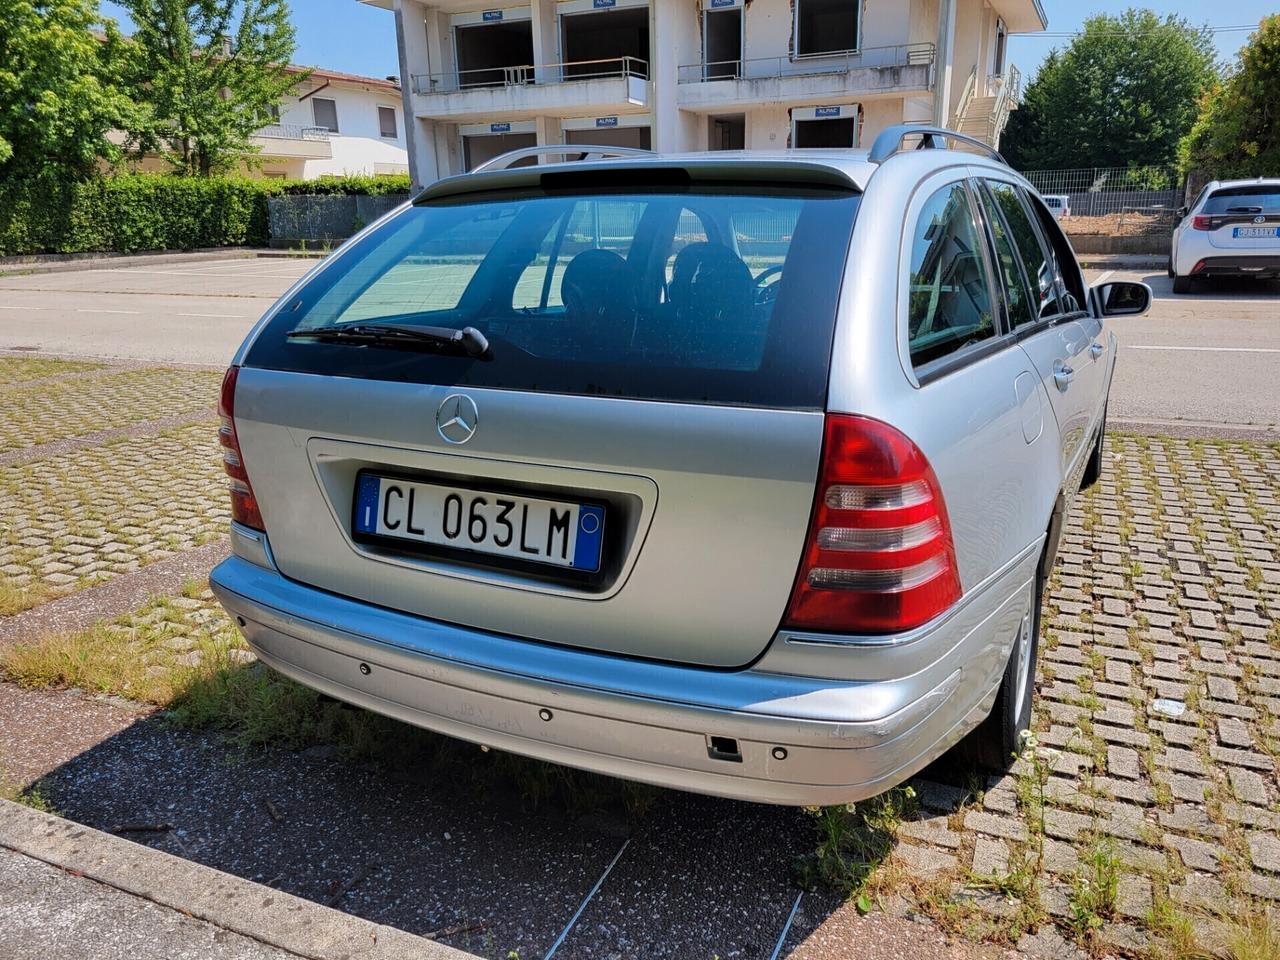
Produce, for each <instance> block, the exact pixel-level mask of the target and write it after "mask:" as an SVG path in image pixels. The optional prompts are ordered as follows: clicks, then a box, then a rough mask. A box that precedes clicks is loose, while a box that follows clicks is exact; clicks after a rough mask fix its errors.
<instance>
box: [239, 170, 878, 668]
mask: <svg viewBox="0 0 1280 960" xmlns="http://www.w3.org/2000/svg"><path fill="white" fill-rule="evenodd" d="M629 174H630V172H629ZM628 179H629V180H635V181H637V183H636V185H635V186H634V187H631V186H629V187H628V188H627V189H623V190H618V189H617V188H616V187H612V188H609V189H599V188H597V189H594V190H592V189H588V190H586V191H575V190H574V189H571V188H566V187H563V186H560V185H557V189H554V190H543V189H540V188H530V189H528V190H527V191H521V192H515V193H513V192H510V191H508V192H505V193H502V194H497V195H481V196H476V197H474V198H473V197H462V198H457V197H453V198H449V199H448V200H447V201H442V202H439V203H430V202H428V203H425V204H422V205H419V206H416V207H413V208H411V209H409V210H407V211H406V212H405V213H404V214H402V215H401V216H399V217H397V218H394V219H392V220H391V221H388V222H387V223H386V224H384V225H383V226H382V227H380V228H379V229H378V230H376V231H374V232H373V233H371V234H370V235H368V236H366V237H365V238H364V239H362V240H361V241H359V242H357V243H356V244H354V245H353V246H352V247H351V248H349V249H348V250H347V251H346V252H344V253H343V254H342V255H340V257H339V258H338V259H337V261H336V262H335V263H334V264H333V265H331V266H330V267H328V268H327V269H326V270H324V271H322V272H321V273H320V274H319V275H317V277H316V279H315V280H314V281H313V282H312V283H311V284H309V285H308V286H307V287H304V288H303V289H302V291H300V293H299V294H298V295H297V297H296V298H294V299H293V300H292V301H291V302H289V303H286V304H284V305H283V306H282V309H281V310H280V311H279V312H278V313H277V314H276V315H275V317H273V318H272V319H271V320H270V321H269V322H268V324H267V325H266V327H265V328H264V330H263V331H262V333H261V335H260V336H259V338H258V340H257V341H256V342H255V343H254V344H253V345H252V346H251V347H250V348H249V349H248V352H247V355H246V357H245V361H244V366H243V368H242V370H241V373H240V379H239V388H238V391H237V395H236V419H237V427H238V431H239V436H240V442H241V447H242V450H243V453H244V458H245V464H246V469H247V471H248V473H249V477H250V481H251V483H252V484H253V487H254V491H255V493H256V494H257V497H258V500H259V503H260V505H261V509H262V515H263V518H264V521H265V525H266V528H267V534H268V537H269V539H270V543H271V547H272V551H273V553H274V556H275V558H276V561H277V563H278V564H279V566H280V569H281V570H282V572H283V573H284V574H285V575H286V576H289V577H291V578H294V579H296V580H299V581H302V582H306V583H310V584H314V585H315V586H318V587H321V588H323V589H326V590H330V591H333V592H336V593H341V594H344V595H347V596H352V597H356V598H359V599H362V600H365V601H368V602H370V603H374V604H378V605H382V606H387V607H390V608H393V609H398V610H405V611H408V612H411V613H416V614H420V615H422V616H426V617H431V618H433V619H438V620H444V621H448V622H454V623H460V624H464V625H467V626H470V627H476V628H480V629H486V630H492V631H495V632H499V633H504V634H510V635H513V636H517V637H522V638H530V639H535V640H540V641H545V642H548V643H557V644H566V645H571V646H578V647H584V648H590V649H595V650H602V651H608V652H612V653H619V654H626V655H631V656H637V657H645V658H652V659H660V660H673V661H682V662H689V663H698V664H706V665H714V666H722V667H730V666H740V665H743V664H745V663H748V662H750V661H751V660H753V659H754V658H755V657H756V656H758V655H759V653H760V652H761V651H762V650H763V649H764V648H765V646H766V645H767V644H768V643H769V640H770V638H771V637H772V635H773V633H774V631H775V629H776V627H777V625H778V623H779V622H780V620H781V618H782V616H783V613H784V611H785V608H786V604H787V600H788V597H789V595H790V591H791V586H792V582H793V580H794V577H795V571H796V569H797V566H798V563H799V559H800V554H801V551H802V549H803V545H804V539H805V534H806V530H807V525H808V519H809V513H810V510H811V507H812V503H813V495H814V484H815V481H816V476H817V469H818V461H819V457H820V453H821V443H822V434H823V410H824V408H825V403H826V389H827V379H828V368H829V363H830V352H831V339H832V332H833V329H834V323H835V316H836V305H837V301H838V298H839V296H840V277H841V276H842V275H843V270H844V260H845V254H846V251H847V246H848V239H849V235H850V232H851V229H852V220H853V214H854V211H855V210H856V207H857V202H858V196H857V194H856V193H854V192H852V191H849V190H834V189H833V190H828V189H825V188H823V189H806V190H794V189H789V188H788V187H786V186H785V185H777V184H769V185H768V186H767V187H760V188H757V189H754V190H753V189H751V188H749V187H737V188H732V189H729V188H720V187H708V188H705V189H698V188H696V187H689V186H685V187H684V188H681V189H676V190H672V189H670V187H669V186H667V185H663V184H654V185H648V186H646V185H645V184H644V183H643V174H641V173H639V172H637V173H636V174H635V175H634V176H630V175H629V178H628ZM535 182H536V181H535ZM610 182H611V183H616V181H610ZM730 230H731V231H732V232H730ZM354 321H359V322H361V323H364V324H379V323H385V322H394V323H396V324H398V325H401V326H404V327H421V328H426V327H435V328H448V329H462V328H464V327H473V328H475V329H476V330H478V331H480V332H481V333H482V335H483V337H484V338H485V339H487V341H488V343H489V345H490V351H489V352H488V354H487V355H483V356H467V355H463V354H462V353H460V352H456V351H451V350H450V349H447V348H443V347H442V348H439V349H434V348H427V347H423V348H421V349H397V348H395V347H394V346H379V345H371V344H369V343H352V342H333V340H332V335H333V331H334V330H335V329H337V328H340V327H343V326H344V325H350V324H351V323H352V322H354ZM291 334H292V336H291Z"/></svg>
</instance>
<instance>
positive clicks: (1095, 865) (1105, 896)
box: [1065, 839, 1120, 943]
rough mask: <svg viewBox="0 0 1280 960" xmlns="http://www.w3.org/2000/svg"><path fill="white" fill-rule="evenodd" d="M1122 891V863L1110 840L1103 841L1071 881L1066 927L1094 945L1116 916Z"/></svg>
mask: <svg viewBox="0 0 1280 960" xmlns="http://www.w3.org/2000/svg"><path fill="white" fill-rule="evenodd" d="M1119 888H1120V860H1119V858H1118V857H1117V856H1116V852H1115V847H1114V846H1113V845H1112V843H1111V842H1110V841H1109V840H1105V839H1104V840H1099V841H1097V842H1096V843H1094V844H1093V845H1092V846H1091V847H1090V848H1089V850H1088V852H1087V853H1086V854H1085V855H1084V856H1083V857H1082V858H1081V863H1080V869H1079V870H1078V871H1076V874H1075V876H1074V877H1072V880H1071V894H1070V896H1069V897H1068V901H1067V905H1068V913H1067V916H1066V918H1065V919H1066V924H1067V926H1068V927H1070V928H1071V931H1072V932H1073V933H1074V934H1075V935H1076V937H1077V938H1078V939H1079V940H1081V941H1083V942H1085V943H1089V942H1092V940H1093V938H1094V937H1095V936H1096V935H1097V933H1098V931H1099V930H1101V929H1102V927H1103V925H1104V924H1105V923H1106V922H1107V921H1108V920H1110V919H1112V918H1113V917H1114V916H1115V913H1116V899H1117V897H1118V895H1119Z"/></svg>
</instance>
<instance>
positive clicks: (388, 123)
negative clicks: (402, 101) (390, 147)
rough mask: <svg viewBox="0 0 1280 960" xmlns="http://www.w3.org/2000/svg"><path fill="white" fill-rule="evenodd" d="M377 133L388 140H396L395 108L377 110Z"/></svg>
mask: <svg viewBox="0 0 1280 960" xmlns="http://www.w3.org/2000/svg"><path fill="white" fill-rule="evenodd" d="M378 133H379V134H381V135H382V136H384V137H386V138H387V139H388V140H394V139H395V138H396V111H395V107H379V108H378Z"/></svg>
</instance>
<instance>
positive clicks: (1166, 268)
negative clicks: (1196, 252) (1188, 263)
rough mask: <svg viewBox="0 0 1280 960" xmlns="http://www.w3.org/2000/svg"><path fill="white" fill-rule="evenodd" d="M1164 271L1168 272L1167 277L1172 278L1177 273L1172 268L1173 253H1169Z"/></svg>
mask: <svg viewBox="0 0 1280 960" xmlns="http://www.w3.org/2000/svg"><path fill="white" fill-rule="evenodd" d="M1164 271H1165V273H1167V274H1169V279H1173V278H1174V277H1176V276H1177V274H1176V273H1175V272H1174V270H1173V254H1170V255H1169V262H1168V263H1167V264H1165V268H1164Z"/></svg>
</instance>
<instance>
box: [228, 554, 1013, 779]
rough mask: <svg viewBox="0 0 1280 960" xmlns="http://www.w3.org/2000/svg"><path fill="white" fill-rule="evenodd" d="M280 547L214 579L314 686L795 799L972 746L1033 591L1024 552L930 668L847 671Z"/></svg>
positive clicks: (956, 628)
mask: <svg viewBox="0 0 1280 960" xmlns="http://www.w3.org/2000/svg"><path fill="white" fill-rule="evenodd" d="M262 559H263V560H264V561H265V563H263V564H261V565H260V564H259V563H253V562H249V561H247V560H245V559H242V558H241V557H240V556H233V557H232V558H230V559H228V560H226V561H224V562H223V563H221V564H220V565H219V566H218V567H217V568H215V569H214V571H213V573H212V574H211V576H210V583H211V585H212V587H213V590H214V592H215V593H216V594H217V596H218V599H219V600H220V601H221V602H222V604H223V606H224V607H226V609H227V610H228V611H229V612H230V614H231V615H232V616H233V617H235V618H236V619H237V622H238V623H239V625H240V627H241V629H242V630H243V631H244V634H245V637H246V638H247V640H248V642H249V645H250V646H251V647H252V648H253V650H254V651H255V653H257V655H258V656H259V657H260V658H261V659H262V660H263V661H264V662H265V663H267V664H268V665H269V666H271V667H273V668H274V669H276V670H278V671H279V672H281V673H283V674H285V675H286V676H289V677H292V678H293V679H295V680H297V681H299V682H300V683H303V684H305V685H307V686H309V687H312V688H314V689H317V690H320V691H322V692H324V693H327V694H329V695H331V696H334V697H337V698H339V699H342V700H345V701H348V702H350V703H354V704H357V705H359V706H361V707H365V708H368V709H371V710H375V711H377V712H379V713H383V714H387V715H389V716H393V717H396V718H399V719H401V720H404V721H406V722H409V723H412V724H415V725H418V726H421V727H426V728H428V729H432V730H436V731H439V732H441V733H444V734H448V735H450V736H455V737H459V738H462V739H465V740H471V741H474V742H477V743H481V744H485V745H487V746H492V747H495V748H498V749H502V750H507V751H510V752H512V753H519V754H524V755H528V756H534V757H539V758H541V759H544V760H548V761H551V762H555V763H562V764H566V765H569V766H574V767H580V768H583V769H588V770H593V771H596V772H598V773H604V774H609V775H613V776H618V777H624V778H628V779H633V780H640V781H644V782H648V783H653V784H657V785H660V786H667V787H675V788H678V789H684V790H693V791H697V792H701V793H710V794H717V795H721V796H728V797H734V798H738V799H744V800H754V801H760V802H770V803H783V804H831V803H842V802H848V801H852V800H859V799H863V798H865V797H869V796H874V795H875V794H878V793H880V792H882V791H884V790H886V789H888V788H889V787H891V786H893V785H894V784H896V783H899V782H901V781H902V780H905V779H906V778H907V777H909V776H910V775H911V774H913V773H915V772H916V771H918V770H919V769H921V768H922V767H924V766H925V765H926V764H928V763H929V762H930V761H932V760H933V759H934V758H936V757H937V756H939V755H940V754H942V753H943V752H945V751H946V750H947V749H948V748H950V747H951V746H952V745H953V744H954V743H956V742H957V741H958V740H959V739H960V738H961V737H962V736H963V735H964V734H965V733H967V732H968V731H969V730H970V729H972V728H973V726H975V725H976V724H977V723H978V722H979V721H981V719H982V718H983V717H984V716H985V715H986V714H987V712H989V710H990V707H991V703H992V700H993V697H994V694H995V687H996V685H997V683H998V680H999V677H1000V673H1001V671H1002V670H1003V667H1004V659H1003V658H1002V656H1001V651H1003V656H1004V657H1007V651H1008V648H1009V644H1010V643H1011V642H1012V627H1011V626H1010V625H1011V624H1012V625H1016V623H1017V621H1018V620H1019V619H1020V617H1021V613H1022V611H1023V610H1025V608H1026V606H1025V605H1026V603H1027V602H1028V599H1029V597H1030V592H1029V591H1030V580H1029V578H1028V577H1027V576H1026V570H1025V564H1019V565H1011V566H1010V568H1008V570H1007V571H1006V572H1005V574H1004V575H1003V576H1001V577H1000V578H998V580H997V581H996V582H992V583H989V584H988V585H986V587H985V589H983V590H981V591H977V592H976V593H977V595H976V596H975V597H971V598H967V601H966V604H965V608H966V609H965V611H964V615H958V616H951V617H948V618H945V620H943V621H942V622H940V623H939V624H938V625H937V626H936V628H935V632H934V633H932V634H929V633H926V634H921V635H919V636H915V637H913V638H912V639H911V644H912V645H913V646H915V645H916V644H922V643H923V644H927V649H930V650H933V651H935V652H936V656H933V655H931V657H930V659H931V660H932V661H933V662H932V663H930V665H929V667H928V668H927V669H924V670H919V671H916V672H914V673H913V674H912V675H909V676H902V677H897V678H893V679H884V678H881V679H875V680H861V681H856V680H829V679H820V678H813V677H805V676H795V675H788V674H783V673H771V672H765V671H763V670H760V669H752V670H736V671H721V670H708V669H701V668H695V667H686V666H679V665H672V664H660V663H652V662H647V661H640V660H630V659H626V658H622V657H616V656H610V655H604V654H597V653H591V652H585V651H582V650H576V649H567V648H562V647H554V646H550V645H548V644H542V643H535V642H530V641H525V640H521V639H517V638H512V637H506V636H501V635H497V634H492V633H487V632H485V631H480V630H474V629H469V628H465V627H459V626H455V625H450V624H445V623H441V622H438V621H432V620H428V619H424V618H421V617H416V616H409V615H406V614H402V613H397V612H395V611H391V610H386V609H383V608H380V607H375V606H372V605H370V604H366V603H362V602H359V601H355V600H351V599H348V598H344V597H339V596H335V595H333V594H330V593H326V592H324V591H321V590H317V589H314V588H312V587H307V586H305V585H302V584H298V583H296V582H293V581H291V580H288V579H286V578H285V577H284V576H282V575H281V574H280V573H279V572H278V571H276V570H274V569H272V568H271V567H270V566H269V563H270V554H269V551H264V553H263V556H262ZM1033 559H1034V558H1033ZM1006 633H1007V634H1008V636H1004V634H1006ZM922 649H926V648H922ZM846 653H847V655H848V656H850V657H866V658H868V660H869V661H870V662H869V664H868V675H875V673H876V669H877V668H876V667H875V665H874V661H876V660H877V658H882V657H885V656H891V655H892V651H889V652H881V651H878V650H877V649H874V648H871V649H865V650H854V649H850V650H848V651H846ZM879 666H880V668H883V667H884V666H885V664H884V663H883V662H881V663H880V664H879ZM711 737H724V738H732V739H733V740H735V741H736V742H737V749H738V752H739V758H738V759H736V760H730V759H723V758H720V757H717V756H713V755H712V752H711V751H710V750H709V746H710V738H711Z"/></svg>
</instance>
